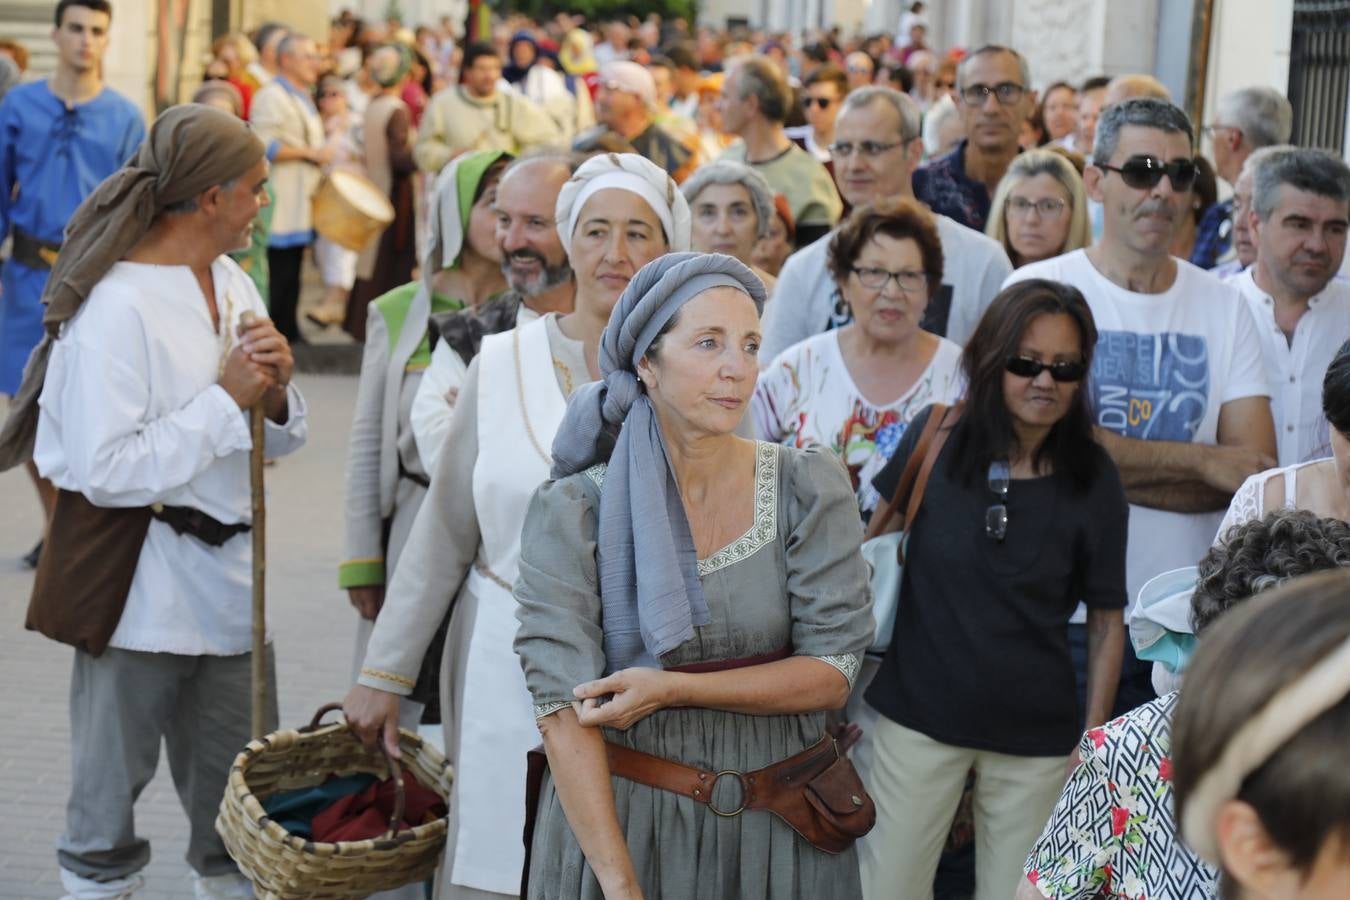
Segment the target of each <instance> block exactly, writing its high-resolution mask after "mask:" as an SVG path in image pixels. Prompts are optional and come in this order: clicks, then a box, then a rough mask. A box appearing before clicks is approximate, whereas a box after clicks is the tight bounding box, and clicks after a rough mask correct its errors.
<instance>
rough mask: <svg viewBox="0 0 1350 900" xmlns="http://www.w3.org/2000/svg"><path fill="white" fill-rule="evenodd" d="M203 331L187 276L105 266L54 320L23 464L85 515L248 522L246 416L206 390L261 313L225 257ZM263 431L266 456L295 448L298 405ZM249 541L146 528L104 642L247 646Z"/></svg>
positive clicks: (300, 418) (249, 286) (154, 525)
mask: <svg viewBox="0 0 1350 900" xmlns="http://www.w3.org/2000/svg"><path fill="white" fill-rule="evenodd" d="M211 274H212V276H213V278H214V281H215V291H216V302H217V306H218V308H219V309H220V318H221V322H222V328H221V331H222V333H221V334H220V335H217V334H216V332H215V329H214V328H213V327H212V324H211V318H210V315H209V314H208V312H207V307H206V301H205V298H204V297H203V295H202V291H201V288H200V287H199V286H198V284H197V279H196V278H195V277H194V276H193V274H192V270H191V269H189V268H188V267H186V266H154V265H146V264H141V263H130V262H119V263H117V264H115V265H114V266H113V267H112V268H111V269H110V270H109V271H108V274H107V275H105V276H104V277H103V279H102V280H101V281H99V283H98V284H97V285H95V287H94V289H93V291H92V292H91V293H90V295H89V299H88V300H87V301H86V302H85V304H84V306H83V307H82V308H81V309H80V311H79V313H78V314H76V316H75V318H74V319H72V320H71V321H70V322H68V323H66V325H65V327H64V329H63V332H62V336H61V339H60V340H59V341H57V342H56V343H55V344H54V345H53V347H52V352H51V359H50V362H49V364H48V367H47V377H46V383H45V385H44V387H43V389H42V396H41V398H40V400H39V403H40V404H41V415H40V416H39V419H38V429H37V442H36V446H35V449H34V455H33V461H34V463H35V464H36V465H37V468H38V471H39V472H41V473H42V475H43V476H44V477H46V478H48V479H50V480H51V481H52V483H53V484H55V485H56V486H57V487H58V488H62V489H64V490H68V491H78V492H80V493H82V494H84V496H85V497H86V498H87V499H88V500H89V501H90V502H91V503H94V504H96V505H98V506H106V507H132V506H148V505H150V504H153V503H163V504H166V505H170V506H190V507H194V508H196V509H199V510H201V511H203V512H205V513H208V514H210V515H211V516H214V517H215V518H216V519H218V520H220V521H221V522H224V523H226V524H233V523H237V522H246V521H249V520H250V519H251V517H252V503H251V496H252V495H251V492H250V487H249V449H250V447H251V446H252V439H251V434H250V431H249V424H248V414H247V413H246V412H244V411H242V410H240V409H239V406H238V405H237V404H236V403H235V402H234V400H232V399H231V398H230V395H229V394H228V393H226V392H225V389H224V388H222V387H220V386H219V385H218V384H217V383H216V380H217V379H218V378H219V373H220V368H221V362H222V360H223V359H224V357H225V354H226V352H227V350H228V348H229V347H230V346H232V345H233V335H234V334H235V328H236V326H237V325H238V322H239V317H240V314H241V313H243V312H244V311H245V310H251V311H252V312H254V313H255V314H257V315H259V316H266V315H267V310H266V308H265V307H264V306H263V303H262V299H261V298H260V297H259V296H258V292H257V289H256V288H254V286H253V282H252V281H250V280H249V278H248V276H247V275H245V274H244V271H243V270H242V269H240V268H239V266H238V265H236V264H235V263H234V262H233V261H232V260H230V259H229V258H228V257H225V256H221V257H219V258H218V259H217V260H216V261H215V262H214V263H212V265H211ZM287 394H288V397H287V399H288V403H289V418H288V421H287V422H286V423H285V424H284V425H278V424H276V423H274V422H272V421H270V420H268V421H267V423H266V432H265V433H266V439H265V449H266V452H267V455H268V456H269V457H277V456H281V455H283V454H286V453H290V452H291V451H292V450H295V449H296V448H298V447H299V446H300V445H301V444H302V443H304V440H305V434H306V426H305V403H304V400H303V398H302V397H301V396H300V393H299V391H298V390H296V388H295V386H294V385H291V386H290V388H289V389H288V391H287ZM251 546H252V537H251V535H249V534H239V535H235V536H234V537H232V538H230V539H229V540H228V541H226V542H225V543H224V544H223V545H222V546H220V547H210V546H208V545H207V544H205V543H202V542H201V541H199V540H198V539H197V538H194V537H190V536H187V535H179V534H177V533H175V532H174V530H173V529H172V528H171V527H169V525H167V524H165V523H164V522H161V521H159V520H158V519H152V520H151V522H150V530H149V532H148V534H147V535H146V539H145V544H144V546H143V547H142V549H141V556H140V561H139V562H138V563H137V566H136V573H135V576H134V577H133V579H132V583H131V591H130V593H129V594H128V595H127V603H126V609H125V610H124V611H123V613H122V618H121V620H120V622H119V623H118V626H117V630H116V631H114V632H113V635H112V639H111V640H110V641H109V645H110V646H113V647H120V648H122V649H125V650H140V651H147V652H156V653H177V654H184V655H191V656H198V655H207V656H233V655H237V654H241V653H247V652H248V651H249V650H250V648H251V646H252V602H251V598H252V567H251V559H252V557H251Z"/></svg>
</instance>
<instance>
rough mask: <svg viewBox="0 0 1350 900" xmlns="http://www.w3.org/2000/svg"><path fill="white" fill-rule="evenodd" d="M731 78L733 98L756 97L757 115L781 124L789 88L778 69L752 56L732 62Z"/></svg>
mask: <svg viewBox="0 0 1350 900" xmlns="http://www.w3.org/2000/svg"><path fill="white" fill-rule="evenodd" d="M733 75H734V77H735V78H736V95H737V96H738V97H739V98H740V99H742V100H745V99H748V98H750V97H754V98H756V99H757V100H758V101H759V112H760V115H762V116H764V118H766V119H768V120H769V121H770V122H782V121H783V120H784V119H786V118H787V114H788V107H789V106H790V105H791V104H792V89H791V88H790V87H788V83H787V79H785V78H784V77H783V73H782V71H781V70H779V68H778V66H776V65H774V64H773V63H772V62H770V61H769V60H768V59H766V58H765V57H763V56H752V57H750V58H749V59H746V60H744V61H743V62H738V63H736V65H735V68H734V69H733Z"/></svg>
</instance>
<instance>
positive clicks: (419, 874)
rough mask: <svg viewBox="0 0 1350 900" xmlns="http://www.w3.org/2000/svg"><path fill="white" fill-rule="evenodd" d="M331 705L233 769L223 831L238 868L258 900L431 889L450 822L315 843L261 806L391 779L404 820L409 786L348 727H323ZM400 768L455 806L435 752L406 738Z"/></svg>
mask: <svg viewBox="0 0 1350 900" xmlns="http://www.w3.org/2000/svg"><path fill="white" fill-rule="evenodd" d="M334 709H341V704H337V703H333V704H329V705H328V706H325V707H323V708H322V709H320V710H319V711H318V713H316V714H315V716H314V721H313V722H311V723H310V725H309V727H307V728H301V729H298V730H285V731H275V732H273V733H272V734H269V735H266V736H265V737H263V738H260V739H258V740H255V741H251V742H250V743H249V745H248V746H247V747H245V748H244V750H243V752H241V753H240V754H239V755H238V756H237V757H235V760H234V765H233V766H231V767H230V779H229V783H228V785H227V786H226V788H225V797H224V799H223V800H221V802H220V815H219V816H218V817H217V819H216V831H217V832H219V833H220V836H221V838H222V839H224V841H225V848H226V849H227V850H228V851H229V852H230V855H231V856H233V857H234V859H235V862H237V863H238V864H239V869H240V871H241V872H243V873H244V875H245V876H246V877H248V878H249V879H251V880H252V881H253V885H254V890H255V892H256V894H257V897H258V898H259V900H339V898H349V897H351V898H355V897H366V896H368V895H370V894H373V893H376V892H378V891H387V890H392V889H393V888H396V887H399V886H401V885H405V884H411V883H413V882H417V881H425V880H426V879H427V878H430V877H431V875H432V873H433V872H434V871H435V870H436V865H437V863H438V862H439V861H440V857H441V851H442V850H443V849H444V847H445V836H446V830H447V827H448V825H447V821H446V819H444V818H441V819H437V820H436V821H434V822H429V823H426V824H423V825H419V826H417V827H416V828H410V829H405V830H403V831H400V832H398V833H397V834H395V833H394V832H393V829H392V827H391V829H390V831H389V833H387V834H386V835H385V837H383V838H381V839H378V840H365V841H339V842H337V843H316V842H313V841H308V840H305V839H304V838H301V837H297V836H295V835H293V834H291V833H290V832H288V831H286V830H285V829H284V828H282V827H281V826H280V825H279V824H277V823H276V822H274V821H272V820H271V819H270V818H268V816H267V813H266V812H264V811H263V808H262V804H261V803H260V802H259V800H260V799H261V798H265V797H269V796H271V795H272V794H275V793H277V792H278V791H288V790H296V789H300V788H307V787H313V786H315V785H318V784H322V783H323V782H324V781H325V780H326V779H327V778H328V777H329V776H331V775H354V774H358V773H366V774H371V775H378V776H385V775H387V774H388V773H389V772H390V771H394V772H395V775H396V778H395V784H396V790H397V796H398V811H397V816H396V818H399V817H401V815H402V811H403V782H402V778H401V777H398V776H397V770H396V769H393V768H392V762H391V761H390V760H387V759H386V758H384V757H383V756H381V755H378V754H374V753H371V752H369V751H367V750H366V749H365V748H364V747H362V746H361V743H360V741H358V740H357V738H356V736H355V735H353V734H352V733H351V731H350V730H348V728H347V725H346V723H345V722H338V723H335V724H332V725H320V724H319V722H320V719H322V718H323V716H324V715H325V714H327V713H328V712H330V711H332V710H334ZM399 748H400V749H401V750H402V752H403V759H402V764H403V765H404V766H405V767H406V768H407V769H408V770H409V771H410V772H411V773H412V775H413V777H414V778H416V779H417V781H418V783H419V784H421V785H423V786H424V787H427V788H430V789H431V790H432V791H434V792H435V793H437V794H439V795H440V796H441V797H442V798H444V799H445V800H446V803H447V805H448V804H449V797H450V782H451V779H452V774H451V770H450V765H449V763H447V762H446V761H445V758H444V757H443V756H441V754H440V752H439V751H437V750H436V748H435V747H433V746H431V745H430V744H428V743H426V742H425V741H423V740H422V739H421V738H419V737H418V736H417V735H415V734H413V733H412V732H410V731H402V730H401V731H400V733H399Z"/></svg>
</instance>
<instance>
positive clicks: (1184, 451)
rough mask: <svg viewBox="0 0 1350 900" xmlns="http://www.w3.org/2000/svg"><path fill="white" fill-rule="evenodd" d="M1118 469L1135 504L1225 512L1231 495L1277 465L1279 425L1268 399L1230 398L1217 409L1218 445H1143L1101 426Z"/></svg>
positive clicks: (1100, 432) (1101, 436) (1101, 435)
mask: <svg viewBox="0 0 1350 900" xmlns="http://www.w3.org/2000/svg"><path fill="white" fill-rule="evenodd" d="M1096 432H1097V439H1098V440H1099V441H1100V442H1101V444H1102V446H1103V447H1105V448H1106V452H1107V453H1109V454H1111V458H1112V459H1113V460H1115V463H1116V467H1117V468H1119V469H1120V477H1121V481H1122V482H1123V483H1124V485H1125V495H1126V497H1128V498H1129V501H1130V502H1131V503H1134V504H1137V505H1139V506H1147V507H1151V508H1153V509H1165V510H1169V511H1171V512H1211V511H1213V510H1219V509H1225V508H1226V507H1227V505H1228V501H1229V500H1231V499H1232V496H1233V492H1234V491H1236V490H1237V489H1238V488H1239V487H1241V486H1242V482H1243V481H1246V480H1247V478H1248V477H1250V476H1251V475H1254V474H1256V473H1257V472H1261V471H1264V470H1265V469H1269V468H1271V467H1272V466H1274V465H1275V458H1276V451H1275V426H1274V421H1273V419H1272V418H1271V414H1270V401H1269V400H1268V399H1267V398H1265V397H1242V398H1239V399H1237V400H1230V401H1229V402H1227V403H1225V404H1224V405H1223V407H1222V408H1221V409H1220V410H1219V427H1218V435H1217V436H1218V441H1219V442H1218V444H1217V445H1213V444H1187V443H1181V442H1179V441H1144V440H1138V439H1135V438H1127V437H1122V436H1120V435H1118V434H1116V433H1115V432H1113V431H1108V430H1107V429H1104V428H1097V429H1096Z"/></svg>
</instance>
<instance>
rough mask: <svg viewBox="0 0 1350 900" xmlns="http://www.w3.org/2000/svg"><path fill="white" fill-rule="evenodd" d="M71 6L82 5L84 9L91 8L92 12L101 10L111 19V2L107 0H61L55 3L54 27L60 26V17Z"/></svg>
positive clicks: (63, 15) (62, 16)
mask: <svg viewBox="0 0 1350 900" xmlns="http://www.w3.org/2000/svg"><path fill="white" fill-rule="evenodd" d="M72 6H83V7H84V8H85V9H92V10H93V11H94V12H101V13H104V14H106V15H107V16H108V19H109V21H111V20H112V4H111V3H109V2H108V0H61V2H60V3H58V4H56V27H57V28H60V27H61V19H62V18H64V17H65V15H66V10H68V9H70V8H71V7H72Z"/></svg>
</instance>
